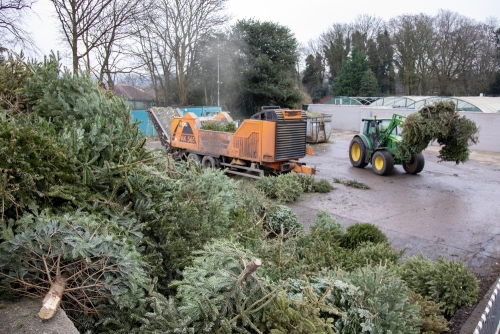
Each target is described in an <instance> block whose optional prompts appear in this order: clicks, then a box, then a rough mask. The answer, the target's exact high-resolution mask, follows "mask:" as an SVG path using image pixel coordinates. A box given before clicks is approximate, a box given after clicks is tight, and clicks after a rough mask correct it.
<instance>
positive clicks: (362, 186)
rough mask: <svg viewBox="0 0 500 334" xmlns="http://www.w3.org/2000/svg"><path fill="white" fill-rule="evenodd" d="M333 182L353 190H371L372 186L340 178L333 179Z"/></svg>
mask: <svg viewBox="0 0 500 334" xmlns="http://www.w3.org/2000/svg"><path fill="white" fill-rule="evenodd" d="M333 182H335V183H340V184H343V185H344V186H346V187H351V188H357V189H371V188H370V186H368V185H366V184H364V183H362V182H358V181H357V180H346V179H339V178H337V177H335V178H333Z"/></svg>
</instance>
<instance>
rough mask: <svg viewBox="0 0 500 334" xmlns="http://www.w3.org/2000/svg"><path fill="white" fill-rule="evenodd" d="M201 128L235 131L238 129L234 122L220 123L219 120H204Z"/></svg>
mask: <svg viewBox="0 0 500 334" xmlns="http://www.w3.org/2000/svg"><path fill="white" fill-rule="evenodd" d="M201 129H202V130H210V131H222V132H230V133H234V132H235V131H236V124H235V123H234V122H227V123H220V122H217V121H208V122H203V124H202V125H201Z"/></svg>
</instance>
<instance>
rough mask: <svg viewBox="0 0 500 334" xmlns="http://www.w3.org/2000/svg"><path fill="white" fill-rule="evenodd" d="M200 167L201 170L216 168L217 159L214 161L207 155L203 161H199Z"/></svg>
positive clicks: (217, 165) (217, 164)
mask: <svg viewBox="0 0 500 334" xmlns="http://www.w3.org/2000/svg"><path fill="white" fill-rule="evenodd" d="M201 167H202V168H203V169H207V168H218V167H219V162H218V159H215V158H214V157H211V156H209V155H205V156H204V157H203V159H201Z"/></svg>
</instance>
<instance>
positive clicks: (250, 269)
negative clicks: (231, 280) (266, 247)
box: [238, 259, 262, 282]
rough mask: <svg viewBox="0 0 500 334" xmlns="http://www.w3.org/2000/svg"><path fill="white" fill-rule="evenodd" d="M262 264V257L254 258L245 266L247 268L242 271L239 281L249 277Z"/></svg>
mask: <svg viewBox="0 0 500 334" xmlns="http://www.w3.org/2000/svg"><path fill="white" fill-rule="evenodd" d="M261 265H262V261H261V260H260V259H253V260H252V261H251V262H249V263H248V264H247V265H246V266H245V269H244V270H243V271H242V272H241V274H240V277H238V282H242V281H244V280H245V278H247V277H248V276H249V275H252V274H253V273H254V272H255V271H256V270H257V269H259V267H260V266H261Z"/></svg>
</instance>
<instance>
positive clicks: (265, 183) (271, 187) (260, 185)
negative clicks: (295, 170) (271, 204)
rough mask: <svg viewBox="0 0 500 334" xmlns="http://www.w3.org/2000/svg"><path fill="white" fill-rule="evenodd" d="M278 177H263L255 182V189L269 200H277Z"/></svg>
mask: <svg viewBox="0 0 500 334" xmlns="http://www.w3.org/2000/svg"><path fill="white" fill-rule="evenodd" d="M276 179H277V177H276V176H272V175H270V176H263V177H261V178H260V179H258V180H257V181H255V187H256V188H257V189H259V190H260V191H262V192H263V193H264V194H265V195H266V196H267V197H269V198H276Z"/></svg>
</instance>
